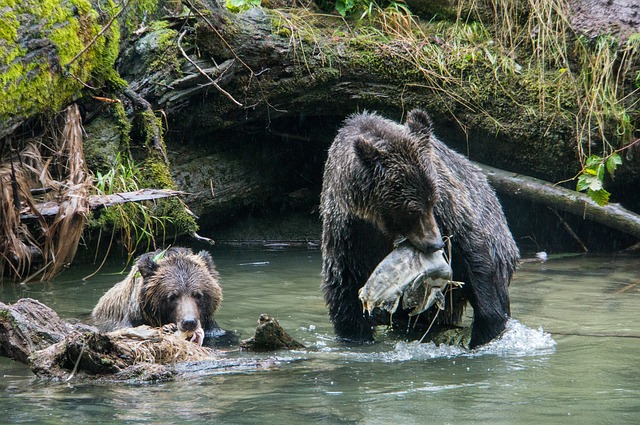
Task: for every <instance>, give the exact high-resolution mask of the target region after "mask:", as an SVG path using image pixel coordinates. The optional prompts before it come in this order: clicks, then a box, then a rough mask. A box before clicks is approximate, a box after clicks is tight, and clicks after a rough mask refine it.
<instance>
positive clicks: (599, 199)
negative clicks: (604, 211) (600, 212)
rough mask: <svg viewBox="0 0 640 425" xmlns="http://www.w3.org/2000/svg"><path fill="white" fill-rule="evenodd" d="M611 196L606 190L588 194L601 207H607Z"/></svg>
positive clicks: (593, 191) (592, 191)
mask: <svg viewBox="0 0 640 425" xmlns="http://www.w3.org/2000/svg"><path fill="white" fill-rule="evenodd" d="M610 195H611V194H610V193H609V192H607V191H606V190H604V189H600V190H589V191H588V192H587V196H589V198H591V199H593V200H594V201H595V202H596V203H597V204H598V205H600V206H601V207H602V206H604V205H607V204H608V203H609V196H610Z"/></svg>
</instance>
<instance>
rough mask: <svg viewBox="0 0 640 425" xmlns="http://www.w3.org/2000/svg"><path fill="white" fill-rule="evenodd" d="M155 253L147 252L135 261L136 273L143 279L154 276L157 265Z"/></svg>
mask: <svg viewBox="0 0 640 425" xmlns="http://www.w3.org/2000/svg"><path fill="white" fill-rule="evenodd" d="M156 254H157V252H148V253H146V254H143V255H141V256H140V257H139V258H138V261H136V266H138V271H139V272H140V274H141V275H142V277H143V278H147V277H149V276H151V275H152V274H154V273H155V272H156V270H158V263H156V262H155V260H154V257H155V256H156Z"/></svg>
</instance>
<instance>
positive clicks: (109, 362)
mask: <svg viewBox="0 0 640 425" xmlns="http://www.w3.org/2000/svg"><path fill="white" fill-rule="evenodd" d="M270 323H276V324H277V321H276V320H275V319H273V320H272V321H271V322H270ZM278 328H279V330H276V331H274V332H273V333H272V334H270V335H267V336H266V338H265V333H264V332H263V331H262V330H261V329H259V328H257V329H256V335H260V336H259V339H260V340H261V342H262V343H263V345H262V348H263V351H266V350H265V349H267V348H268V347H271V349H276V348H299V347H301V344H299V343H298V345H295V346H294V345H291V346H290V347H288V346H287V347H285V346H283V345H282V339H281V338H280V336H281V335H287V333H286V332H285V331H284V330H283V329H282V328H280V327H279V326H278ZM176 329H177V328H176V327H175V326H165V327H163V328H160V329H158V328H151V327H148V326H144V325H143V326H138V327H136V328H126V329H121V330H117V331H114V332H109V333H100V332H98V330H97V329H96V328H95V327H93V326H89V325H85V324H82V323H77V324H70V323H67V322H65V321H63V320H62V319H60V318H59V317H58V315H57V314H56V313H55V312H54V311H53V310H52V309H50V308H49V307H47V306H46V305H44V304H42V303H40V302H39V301H36V300H33V299H30V298H23V299H20V300H18V301H17V302H16V303H15V304H11V305H6V304H3V303H1V302H0V356H4V357H8V358H10V359H13V360H16V361H19V362H21V363H24V364H26V365H28V366H29V367H30V368H31V370H32V371H33V373H34V374H35V375H36V376H38V377H41V378H48V379H55V380H70V379H76V380H91V381H96V380H98V381H122V380H126V381H158V380H167V379H175V378H177V377H184V376H187V375H189V374H193V373H202V372H203V371H211V372H213V373H215V372H216V371H225V372H229V371H234V370H242V371H246V370H255V369H264V368H269V367H273V366H274V365H277V363H278V362H277V360H275V359H260V360H257V359H250V358H242V359H235V360H234V359H231V358H225V357H223V356H220V353H219V352H218V351H216V350H214V349H213V348H209V347H206V346H202V347H201V346H199V345H196V344H195V343H192V342H190V341H188V340H186V339H185V338H184V337H183V336H182V335H180V333H179V332H176ZM269 338H272V340H269ZM289 339H290V340H291V341H293V339H291V338H289Z"/></svg>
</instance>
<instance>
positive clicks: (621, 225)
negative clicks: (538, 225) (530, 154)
mask: <svg viewBox="0 0 640 425" xmlns="http://www.w3.org/2000/svg"><path fill="white" fill-rule="evenodd" d="M476 165H477V166H478V167H480V169H481V170H482V172H483V173H484V174H485V175H486V176H487V179H488V180H489V182H490V183H491V184H492V185H493V187H495V189H496V190H497V191H498V192H503V193H505V194H507V195H510V196H514V197H519V198H523V199H527V200H529V201H533V202H536V203H540V204H543V205H546V206H548V207H552V208H556V209H559V210H562V211H566V212H568V213H571V214H575V215H577V216H579V217H582V218H583V219H588V220H592V221H595V222H597V223H600V224H604V225H605V226H608V227H612V228H614V229H616V230H619V231H621V232H624V233H627V234H629V235H633V236H635V237H637V238H640V215H638V214H635V213H633V212H631V211H629V210H627V209H625V208H624V207H622V206H620V205H619V204H607V205H604V206H600V205H598V204H597V203H596V202H594V201H593V200H592V199H591V198H589V197H588V196H587V195H585V194H584V193H580V192H576V191H573V190H569V189H565V188H562V187H559V186H555V185H553V184H551V183H548V182H545V181H543V180H539V179H536V178H534V177H528V176H523V175H521V174H515V173H511V172H508V171H504V170H499V169H497V168H493V167H489V166H487V165H483V164H478V163H476Z"/></svg>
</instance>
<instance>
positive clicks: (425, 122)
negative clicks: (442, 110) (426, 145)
mask: <svg viewBox="0 0 640 425" xmlns="http://www.w3.org/2000/svg"><path fill="white" fill-rule="evenodd" d="M404 124H405V125H406V126H407V127H408V128H409V131H411V132H412V133H414V134H417V135H419V136H425V138H426V139H428V138H429V135H431V133H432V132H433V122H432V121H431V117H429V114H427V113H426V112H425V111H423V110H422V109H414V110H412V111H411V112H409V115H407V120H406V121H405V123H404Z"/></svg>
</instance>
